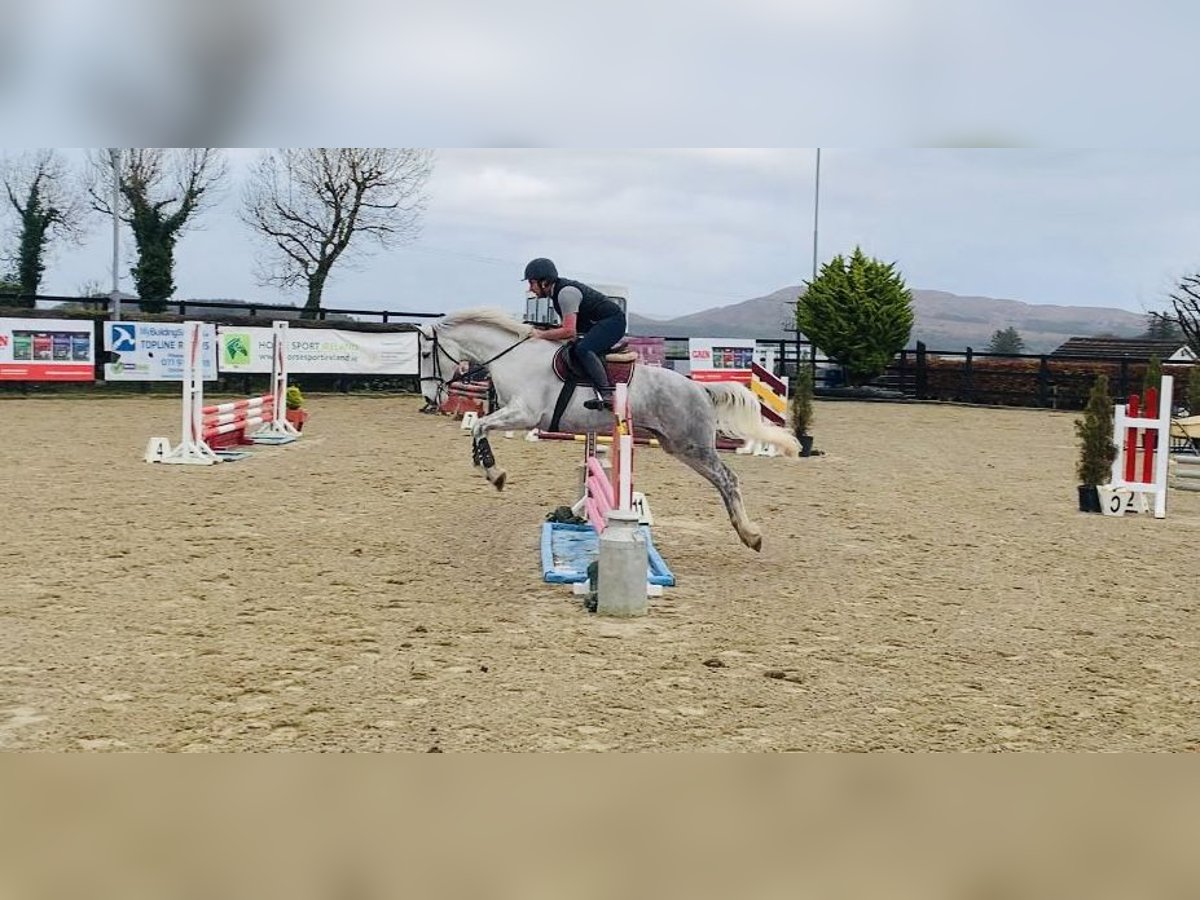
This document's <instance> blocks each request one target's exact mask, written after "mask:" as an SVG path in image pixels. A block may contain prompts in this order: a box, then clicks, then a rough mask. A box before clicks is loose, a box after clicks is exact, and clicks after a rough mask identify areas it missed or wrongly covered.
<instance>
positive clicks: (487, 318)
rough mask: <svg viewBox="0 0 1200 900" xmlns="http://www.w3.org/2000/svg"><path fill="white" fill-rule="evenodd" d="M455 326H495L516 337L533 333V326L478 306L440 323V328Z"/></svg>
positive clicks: (454, 314) (491, 309)
mask: <svg viewBox="0 0 1200 900" xmlns="http://www.w3.org/2000/svg"><path fill="white" fill-rule="evenodd" d="M455 325H493V326H495V327H496V328H500V329H502V330H504V331H507V332H509V333H511V334H512V335H514V336H515V337H526V336H528V335H529V333H530V332H532V331H533V327H532V326H530V325H526V324H525V323H524V322H518V321H517V320H516V319H514V318H513V317H512V316H510V315H509V314H508V313H506V312H505V311H504V310H502V309H497V308H496V307H492V306H478V307H475V308H474V309H463V310H459V311H458V312H452V313H450V314H449V315H448V316H446V317H445V318H444V319H442V320H441V321H439V322H438V327H439V328H452V327H454V326H455Z"/></svg>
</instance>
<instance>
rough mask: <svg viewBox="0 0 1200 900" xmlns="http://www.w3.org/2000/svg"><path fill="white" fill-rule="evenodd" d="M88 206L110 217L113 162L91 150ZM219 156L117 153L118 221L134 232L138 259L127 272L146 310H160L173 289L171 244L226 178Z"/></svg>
mask: <svg viewBox="0 0 1200 900" xmlns="http://www.w3.org/2000/svg"><path fill="white" fill-rule="evenodd" d="M92 170H93V176H94V177H93V180H92V185H91V188H90V189H89V193H90V194H91V198H92V206H93V207H94V208H95V209H97V210H99V211H100V212H102V213H107V214H109V215H112V204H111V201H110V199H109V198H110V197H111V195H112V179H113V171H112V165H111V163H110V161H109V156H108V153H107V152H106V151H104V152H96V153H93V154H92ZM225 175H226V165H225V158H224V155H223V154H222V153H221V151H220V150H218V149H216V148H213V147H192V148H188V149H183V150H161V149H133V150H124V151H122V153H121V172H120V185H119V186H120V191H121V197H122V199H123V200H124V203H123V204H122V208H121V212H120V215H121V220H122V221H123V222H125V223H126V224H127V225H129V227H130V230H132V231H133V240H134V243H135V245H136V247H137V255H138V258H137V263H136V264H135V265H134V267H133V268H132V269H131V270H130V273H131V274H132V275H133V283H134V287H135V289H136V291H137V295H138V297H139V298H141V307H142V309H143V310H144V311H146V312H161V311H162V310H163V309H165V308H166V301H167V300H168V299H170V297H171V295H172V294H174V293H175V244H176V242H177V241H178V240H179V236H180V235H181V234H182V233H183V231H184V229H185V226H187V225H189V224H193V223H194V217H195V216H196V214H197V213H199V212H201V211H202V210H203V209H205V208H206V207H207V205H208V204H209V203H210V202H211V201H212V199H213V198H214V196H215V195H216V193H217V191H218V189H219V188H220V186H221V182H222V181H223V180H224V179H225Z"/></svg>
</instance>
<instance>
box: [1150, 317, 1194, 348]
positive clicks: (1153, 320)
mask: <svg viewBox="0 0 1200 900" xmlns="http://www.w3.org/2000/svg"><path fill="white" fill-rule="evenodd" d="M1142 337H1143V338H1145V339H1146V340H1148V341H1179V343H1180V344H1183V343H1185V342H1186V338H1185V337H1184V334H1183V329H1182V328H1180V327H1179V323H1178V322H1176V321H1175V320H1174V319H1172V318H1169V317H1166V316H1161V315H1156V314H1155V313H1146V330H1145V331H1144V332H1143V333H1142Z"/></svg>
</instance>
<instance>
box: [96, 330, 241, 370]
mask: <svg viewBox="0 0 1200 900" xmlns="http://www.w3.org/2000/svg"><path fill="white" fill-rule="evenodd" d="M183 331H184V328H183V323H182V322H105V323H104V349H105V350H108V351H109V361H108V362H107V363H105V364H104V377H105V379H106V380H108V381H181V380H182V379H183V351H184V335H183ZM200 334H201V343H200V353H201V359H200V363H201V366H202V369H201V371H202V373H203V377H204V379H205V380H206V381H212V380H213V379H215V378H216V377H217V331H216V326H215V325H202V326H201V328H200Z"/></svg>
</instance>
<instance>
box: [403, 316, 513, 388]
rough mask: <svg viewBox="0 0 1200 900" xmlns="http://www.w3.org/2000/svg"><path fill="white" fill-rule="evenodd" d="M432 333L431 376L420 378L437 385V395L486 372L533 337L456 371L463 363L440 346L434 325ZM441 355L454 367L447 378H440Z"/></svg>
mask: <svg viewBox="0 0 1200 900" xmlns="http://www.w3.org/2000/svg"><path fill="white" fill-rule="evenodd" d="M432 331H433V338H432V341H433V374H432V375H424V376H422V377H421V381H436V382H437V385H438V393H439V395H440V393H441V390H442V388H444V387H446V386H447V385H451V384H454V383H455V382H456V381H466V380H468V379H470V378H473V377H474V376H476V375H478V374H480V373H481V372H486V371H487V367H488V366H489V365H491V364H492V363H494V362H495V361H496V360H498V359H499V358H500V357H502V356H504V355H505V354H507V353H511V352H512V351H514V350H516V349H517V348H518V347H520V346H521V345H522V344H523V343H525V342H526V341H527V340H529V339H530V338H532V337H533V335H532V334H527V335H526V336H525V337H523V338H521V339H520V340H519V341H517V342H516V343H515V344H513V345H512V346H511V347H507V348H505V349H504V350H501V351H500V352H499V353H497V354H496V355H495V356H493V357H492V358H491V359H486V360H484V361H483V362H481V363H478V364H477V365H475V366H474V367H473V368H470V369H467V370H466V371H458V367H460V366H461V365H462V363H463V361H462V360H461V359H455V357H454V354H452V353H451V352H450V351H448V350H446V349H445V348H444V347H443V346H442V344H441V342H440V341H439V340H438V331H437V326H436V325H434V326H433V328H432ZM421 337H422V340H429V339H428V338H425V336H424V335H422V336H421ZM442 354H445V355H446V358H447V359H448V360H450V362H452V363H454V366H455V372H454V374H453V375H451V376H450V377H449V378H443V377H442Z"/></svg>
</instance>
